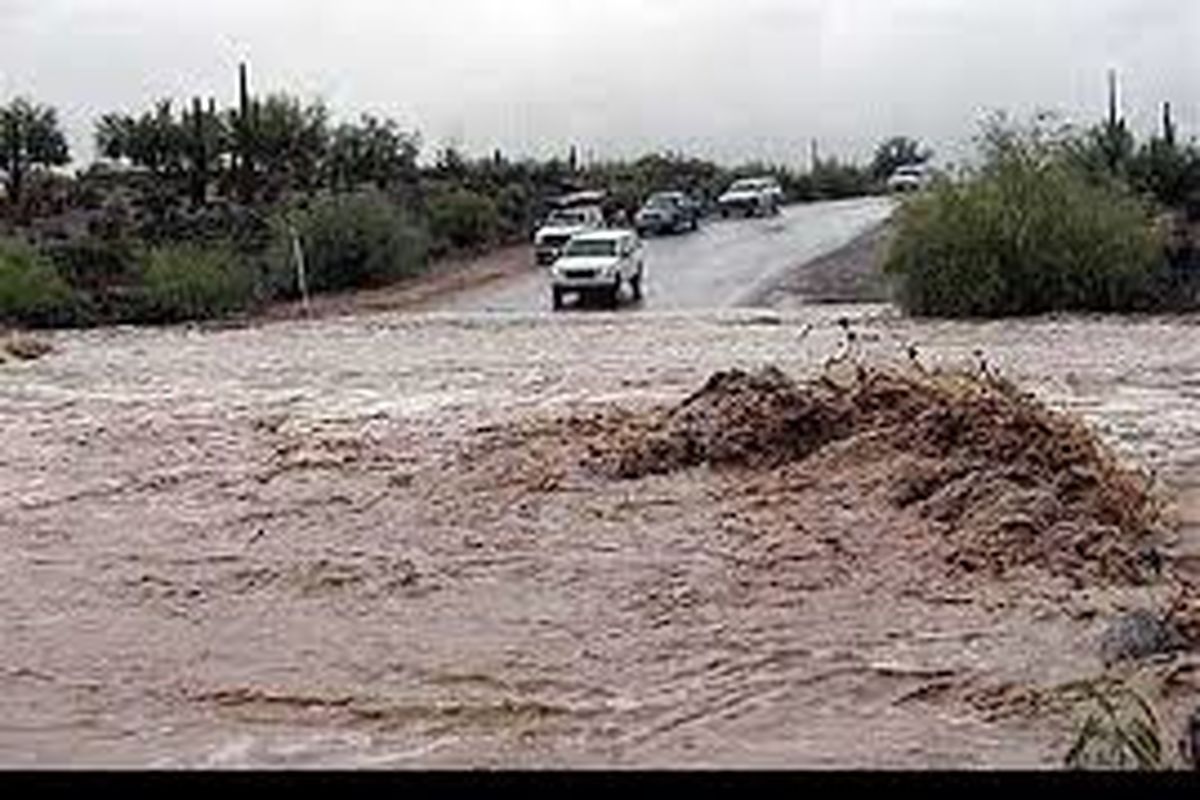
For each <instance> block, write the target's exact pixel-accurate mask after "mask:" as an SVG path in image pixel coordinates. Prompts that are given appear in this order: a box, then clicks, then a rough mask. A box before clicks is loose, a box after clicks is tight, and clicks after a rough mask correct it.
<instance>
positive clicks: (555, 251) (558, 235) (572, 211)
mask: <svg viewBox="0 0 1200 800" xmlns="http://www.w3.org/2000/svg"><path fill="white" fill-rule="evenodd" d="M603 227H604V212H603V211H602V210H601V209H600V207H599V206H582V207H579V208H564V209H560V210H558V211H555V212H553V213H551V214H550V216H549V217H547V218H546V222H545V224H543V225H542V227H540V228H538V231H537V233H536V234H535V235H534V237H533V247H534V250H535V252H536V253H537V263H538V264H539V265H541V266H546V265H548V264H553V263H554V261H555V259H557V258H558V256H559V254H561V253H562V249H563V248H564V247H566V244H567V242H569V241H570V240H571V237H572V236H575V235H576V234H580V233H584V232H586V231H593V230H598V229H600V228H603Z"/></svg>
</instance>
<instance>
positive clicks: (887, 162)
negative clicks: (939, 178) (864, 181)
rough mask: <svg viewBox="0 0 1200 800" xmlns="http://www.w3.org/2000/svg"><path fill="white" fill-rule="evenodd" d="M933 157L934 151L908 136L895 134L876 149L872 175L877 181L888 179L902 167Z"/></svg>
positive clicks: (921, 162)
mask: <svg viewBox="0 0 1200 800" xmlns="http://www.w3.org/2000/svg"><path fill="white" fill-rule="evenodd" d="M931 158H933V151H932V150H929V149H928V148H923V147H922V146H921V143H920V142H918V141H917V140H915V139H910V138H908V137H907V136H894V137H892V138H891V139H888V140H887V141H885V142H882V143H881V144H880V145H879V147H877V148H876V149H875V158H874V160H872V162H871V175H872V177H874V178H875V180H877V181H883V180H887V179H888V178H889V177H891V175H892V173H894V172H895V171H896V170H897V169H899V168H900V167H905V166H908V165H910V164H924V163H925V162H927V161H929V160H930V159H931Z"/></svg>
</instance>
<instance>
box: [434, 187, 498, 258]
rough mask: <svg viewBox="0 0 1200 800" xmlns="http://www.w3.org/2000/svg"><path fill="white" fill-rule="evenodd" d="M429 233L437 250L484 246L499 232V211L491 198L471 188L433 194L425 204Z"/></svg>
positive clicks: (494, 238)
mask: <svg viewBox="0 0 1200 800" xmlns="http://www.w3.org/2000/svg"><path fill="white" fill-rule="evenodd" d="M427 213H428V214H429V232H430V234H432V236H433V240H434V243H435V244H436V245H438V246H439V248H440V249H443V250H444V249H455V250H470V249H475V248H480V247H486V246H487V245H489V244H492V243H493V242H494V241H495V240H496V236H497V234H498V233H499V232H500V212H499V211H498V210H497V208H496V203H495V202H493V200H492V199H491V198H490V197H487V196H485V195H482V194H479V193H478V192H473V191H471V190H470V189H454V190H452V191H449V192H442V193H438V194H435V195H434V196H433V197H432V198H430V200H429V202H428V204H427Z"/></svg>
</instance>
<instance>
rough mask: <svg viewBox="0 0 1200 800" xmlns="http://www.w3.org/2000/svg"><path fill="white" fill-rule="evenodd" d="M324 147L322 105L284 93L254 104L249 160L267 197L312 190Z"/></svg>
mask: <svg viewBox="0 0 1200 800" xmlns="http://www.w3.org/2000/svg"><path fill="white" fill-rule="evenodd" d="M328 146H329V111H328V110H327V109H326V108H325V105H324V104H323V103H321V102H319V101H314V102H311V103H307V104H306V103H304V102H302V101H301V100H299V99H298V98H295V97H292V96H290V95H286V94H273V95H270V96H269V97H267V98H266V100H264V101H262V102H261V103H260V102H258V101H255V102H254V106H253V111H252V114H251V121H250V147H249V149H250V159H251V161H252V163H253V165H254V171H255V172H256V173H257V174H258V176H259V178H260V180H262V181H263V182H265V184H266V188H267V191H268V193H269V194H270V195H272V196H275V195H278V194H279V193H280V192H282V191H284V190H287V189H291V188H295V189H300V190H303V191H311V190H313V189H315V188H316V187H317V186H318V185H319V182H320V175H321V170H322V166H323V164H324V160H325V156H326V153H327V152H328Z"/></svg>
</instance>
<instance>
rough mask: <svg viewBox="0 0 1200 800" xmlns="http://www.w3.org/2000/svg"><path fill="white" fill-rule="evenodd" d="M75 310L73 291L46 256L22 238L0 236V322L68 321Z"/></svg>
mask: <svg viewBox="0 0 1200 800" xmlns="http://www.w3.org/2000/svg"><path fill="white" fill-rule="evenodd" d="M76 314H77V303H76V297H75V294H74V293H73V292H72V291H71V287H70V286H69V285H68V284H67V282H66V281H64V280H63V279H62V276H60V275H59V274H58V272H57V271H56V270H55V268H54V264H53V263H52V262H51V261H50V260H49V259H47V258H46V257H45V256H43V255H42V254H40V253H39V252H38V251H37V250H36V249H35V248H33V247H32V246H31V245H28V244H25V243H24V242H20V241H17V240H11V239H10V240H0V322H4V323H6V324H11V325H24V326H30V327H42V326H55V325H71V324H73V323H74V322H75V321H76Z"/></svg>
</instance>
